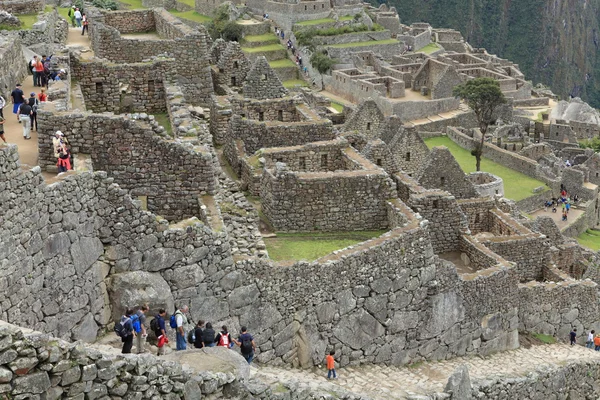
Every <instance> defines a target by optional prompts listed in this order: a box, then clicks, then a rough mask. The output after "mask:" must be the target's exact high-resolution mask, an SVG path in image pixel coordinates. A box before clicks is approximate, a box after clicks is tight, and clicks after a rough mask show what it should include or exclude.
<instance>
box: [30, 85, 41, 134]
mask: <svg viewBox="0 0 600 400" xmlns="http://www.w3.org/2000/svg"><path fill="white" fill-rule="evenodd" d="M27 104H29V106H30V107H31V112H32V113H31V129H33V130H34V131H37V111H38V107H39V106H40V101H39V100H38V98H37V97H35V93H33V92H32V93H31V94H30V95H29V99H28V102H27Z"/></svg>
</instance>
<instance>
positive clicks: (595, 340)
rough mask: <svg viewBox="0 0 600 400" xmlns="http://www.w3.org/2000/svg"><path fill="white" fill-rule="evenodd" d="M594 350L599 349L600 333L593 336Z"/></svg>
mask: <svg viewBox="0 0 600 400" xmlns="http://www.w3.org/2000/svg"><path fill="white" fill-rule="evenodd" d="M594 350H596V351H600V335H596V336H595V337H594Z"/></svg>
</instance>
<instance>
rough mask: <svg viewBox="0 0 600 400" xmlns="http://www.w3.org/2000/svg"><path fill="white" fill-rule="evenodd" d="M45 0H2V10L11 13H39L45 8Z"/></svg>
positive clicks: (0, 3) (0, 7)
mask: <svg viewBox="0 0 600 400" xmlns="http://www.w3.org/2000/svg"><path fill="white" fill-rule="evenodd" d="M45 4H46V2H45V0H2V1H0V10H4V11H7V12H9V13H11V14H37V13H38V12H40V11H42V10H43V9H44V5H45Z"/></svg>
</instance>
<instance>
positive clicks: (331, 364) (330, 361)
mask: <svg viewBox="0 0 600 400" xmlns="http://www.w3.org/2000/svg"><path fill="white" fill-rule="evenodd" d="M334 355H335V351H334V350H331V351H330V352H329V355H328V356H327V357H325V359H326V360H327V379H331V378H332V376H333V379H337V375H336V374H335V359H334V358H333V356H334Z"/></svg>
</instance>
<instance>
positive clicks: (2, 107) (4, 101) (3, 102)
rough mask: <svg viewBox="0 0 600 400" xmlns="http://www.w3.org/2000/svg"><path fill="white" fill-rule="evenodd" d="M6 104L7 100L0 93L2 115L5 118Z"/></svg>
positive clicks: (0, 112)
mask: <svg viewBox="0 0 600 400" xmlns="http://www.w3.org/2000/svg"><path fill="white" fill-rule="evenodd" d="M5 106H6V100H4V97H2V95H0V117H2V118H4V107H5Z"/></svg>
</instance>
